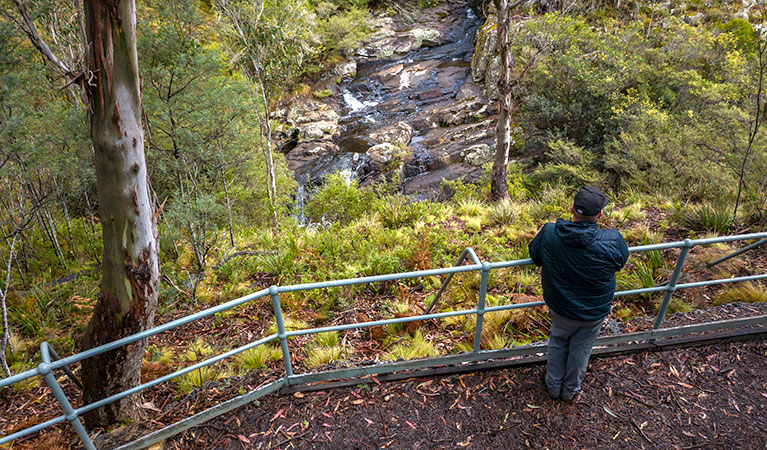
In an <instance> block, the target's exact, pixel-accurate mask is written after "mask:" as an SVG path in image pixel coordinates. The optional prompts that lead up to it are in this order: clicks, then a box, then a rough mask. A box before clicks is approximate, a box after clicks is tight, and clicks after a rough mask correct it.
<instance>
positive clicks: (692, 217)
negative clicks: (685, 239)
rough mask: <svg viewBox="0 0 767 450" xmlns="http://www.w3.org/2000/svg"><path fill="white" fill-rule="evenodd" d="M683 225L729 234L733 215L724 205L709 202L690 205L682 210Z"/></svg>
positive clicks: (702, 230)
mask: <svg viewBox="0 0 767 450" xmlns="http://www.w3.org/2000/svg"><path fill="white" fill-rule="evenodd" d="M680 221H681V223H682V226H684V227H685V228H686V229H688V230H690V231H698V232H706V231H710V232H712V233H716V234H727V231H728V230H729V229H730V224H731V221H732V216H731V214H730V212H729V211H727V210H725V209H724V208H722V207H717V206H713V205H709V204H702V205H695V206H690V207H687V208H686V209H684V210H683V211H682V212H681V217H680Z"/></svg>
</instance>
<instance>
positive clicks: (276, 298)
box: [269, 286, 293, 382]
mask: <svg viewBox="0 0 767 450" xmlns="http://www.w3.org/2000/svg"><path fill="white" fill-rule="evenodd" d="M269 294H271V296H272V307H273V308H274V318H275V320H276V322H277V337H278V338H280V346H281V347H282V360H283V361H284V362H285V375H287V377H288V382H290V377H292V376H293V366H292V365H291V364H290V349H289V348H288V335H287V332H286V331H285V322H284V321H283V320H282V307H281V306H280V293H279V290H278V289H277V286H271V287H270V288H269Z"/></svg>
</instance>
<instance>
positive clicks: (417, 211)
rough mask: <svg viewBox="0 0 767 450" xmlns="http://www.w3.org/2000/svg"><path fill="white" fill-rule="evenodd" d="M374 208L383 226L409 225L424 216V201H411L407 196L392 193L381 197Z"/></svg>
mask: <svg viewBox="0 0 767 450" xmlns="http://www.w3.org/2000/svg"><path fill="white" fill-rule="evenodd" d="M375 209H376V211H378V212H379V213H380V219H381V223H382V224H383V226H385V227H387V228H400V227H403V226H405V225H410V224H413V223H414V222H416V221H417V220H419V219H420V218H421V217H423V216H424V214H425V213H426V210H427V205H426V202H423V201H413V200H411V199H409V198H408V197H405V196H402V195H398V194H393V195H386V196H383V197H381V198H380V199H379V200H378V201H376V202H375Z"/></svg>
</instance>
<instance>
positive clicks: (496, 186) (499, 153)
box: [490, 0, 522, 200]
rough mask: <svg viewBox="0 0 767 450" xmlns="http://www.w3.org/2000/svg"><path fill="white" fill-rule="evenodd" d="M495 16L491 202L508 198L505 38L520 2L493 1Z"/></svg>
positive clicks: (510, 108) (508, 60)
mask: <svg viewBox="0 0 767 450" xmlns="http://www.w3.org/2000/svg"><path fill="white" fill-rule="evenodd" d="M494 3H495V9H496V12H497V14H498V16H497V17H498V19H497V20H498V28H497V29H498V41H497V42H498V52H499V54H500V57H501V73H500V76H499V77H498V124H497V125H496V128H495V136H496V137H495V139H496V144H495V148H496V150H495V160H494V161H493V174H492V176H491V178H490V197H491V198H492V199H493V200H501V199H503V198H506V197H508V196H509V184H508V182H507V181H506V173H507V167H508V165H509V152H510V150H511V115H512V114H513V112H514V104H513V101H514V99H513V97H512V95H511V87H512V86H511V74H510V71H511V65H512V64H513V61H514V57H513V54H512V52H511V48H510V47H511V39H510V38H509V25H510V24H511V10H512V9H513V8H515V7H517V6H518V5H519V4H520V3H522V1H521V0H518V1H516V2H514V3H513V4H510V3H509V0H494Z"/></svg>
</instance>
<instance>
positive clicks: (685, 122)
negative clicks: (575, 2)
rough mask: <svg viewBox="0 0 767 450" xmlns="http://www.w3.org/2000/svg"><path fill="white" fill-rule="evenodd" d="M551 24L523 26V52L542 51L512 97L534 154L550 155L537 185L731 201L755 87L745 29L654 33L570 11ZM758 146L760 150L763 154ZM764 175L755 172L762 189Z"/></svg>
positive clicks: (518, 43)
mask: <svg viewBox="0 0 767 450" xmlns="http://www.w3.org/2000/svg"><path fill="white" fill-rule="evenodd" d="M551 20H553V19H552V16H542V17H539V18H536V19H534V20H531V21H528V22H526V24H525V26H524V27H522V29H521V30H520V33H519V35H518V36H517V39H515V42H514V45H515V47H516V52H517V54H525V53H526V52H528V53H529V52H530V49H536V48H538V49H540V50H542V52H543V53H542V54H541V55H540V57H539V58H538V63H537V64H535V65H533V66H532V67H530V68H529V73H528V75H527V76H526V78H525V79H523V80H522V82H521V83H520V85H519V87H518V90H517V92H515V93H516V95H517V96H518V98H520V99H524V101H521V102H520V105H521V109H522V111H521V117H520V119H521V125H522V127H523V128H524V129H525V130H526V134H527V136H528V139H527V142H526V150H528V151H539V152H541V153H543V154H544V158H543V161H542V164H541V165H539V166H538V167H537V168H536V169H535V170H534V171H533V176H532V181H534V182H536V183H543V182H546V181H548V182H562V183H564V184H566V185H568V186H576V185H579V184H586V183H590V184H597V185H605V186H607V185H610V186H612V187H613V188H616V189H623V188H626V187H635V188H638V189H640V190H641V191H643V192H653V191H658V190H661V189H669V190H671V191H672V192H674V193H675V194H677V193H679V194H677V195H680V196H681V197H682V198H683V199H687V200H693V201H700V200H701V199H708V200H713V199H730V198H732V196H733V193H734V186H735V185H736V178H735V174H737V172H738V170H739V168H740V165H739V163H738V161H741V162H742V161H743V159H744V158H745V151H746V148H748V145H747V141H746V140H747V138H748V136H749V123H753V122H749V119H748V118H749V117H750V116H752V115H753V111H754V110H755V109H754V108H755V105H756V93H757V90H756V86H758V84H759V83H758V80H757V76H756V75H757V74H758V70H757V69H756V65H755V61H756V59H757V58H756V56H755V50H754V48H755V46H754V45H753V42H754V39H756V37H755V35H754V32H753V27H751V25H750V24H748V22H745V21H743V20H741V19H734V20H732V21H730V22H729V23H727V24H726V25H724V26H722V27H716V26H691V25H687V24H685V23H683V22H680V21H677V20H674V19H668V20H666V22H665V25H664V26H663V27H650V28H648V27H647V25H646V23H644V22H643V21H641V20H636V21H633V22H626V21H625V20H615V19H612V18H610V17H609V15H606V16H602V17H601V18H599V19H597V17H596V16H593V17H591V16H586V17H578V16H577V15H570V16H567V17H559V18H557V19H556V21H557V22H556V23H557V27H556V30H555V31H552V29H551V26H550V25H551ZM590 20H591V21H590ZM594 22H598V24H596V26H595V23H594ZM526 63H527V61H526V59H525V58H523V57H520V58H518V59H517V64H518V67H517V69H515V70H519V71H521V70H523V69H524V68H525V64H526ZM756 141H757V143H756V144H755V145H756V146H757V147H759V149H760V150H759V151H757V152H754V155H757V154H760V153H763V152H764V148H765V142H764V139H763V138H757V139H756ZM752 158H758V157H757V156H752ZM760 173H761V175H758V174H760ZM764 173H765V172H764V168H763V167H754V168H753V169H752V170H750V171H748V173H747V175H748V177H749V179H751V180H753V182H755V183H759V182H758V181H756V180H759V179H763V178H764ZM747 184H748V182H747Z"/></svg>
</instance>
